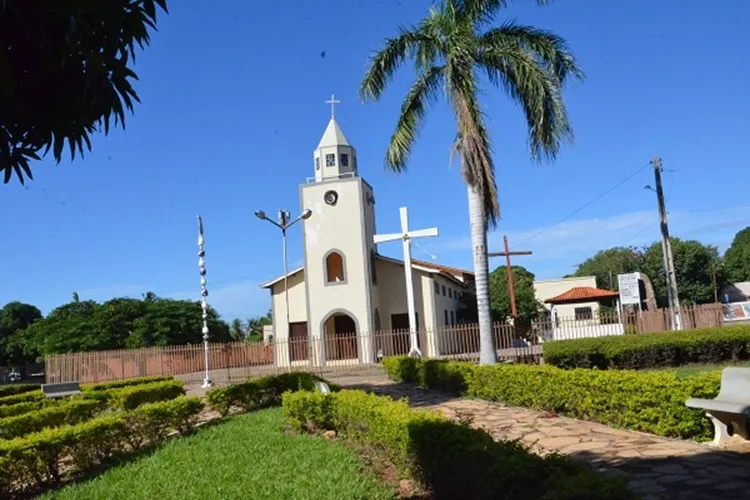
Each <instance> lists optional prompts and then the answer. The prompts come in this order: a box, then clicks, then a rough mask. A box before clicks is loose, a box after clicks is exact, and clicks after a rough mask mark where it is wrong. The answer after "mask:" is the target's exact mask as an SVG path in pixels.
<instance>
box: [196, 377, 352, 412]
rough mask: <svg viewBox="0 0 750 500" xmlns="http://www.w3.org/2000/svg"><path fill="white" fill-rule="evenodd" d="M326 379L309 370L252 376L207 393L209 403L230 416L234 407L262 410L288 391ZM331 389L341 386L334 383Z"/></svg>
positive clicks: (309, 386)
mask: <svg viewBox="0 0 750 500" xmlns="http://www.w3.org/2000/svg"><path fill="white" fill-rule="evenodd" d="M317 381H324V380H323V379H322V378H320V377H318V376H317V375H313V374H311V373H306V372H292V373H283V374H281V375H271V376H268V377H262V378H258V379H251V380H248V381H246V382H242V383H240V384H233V385H229V386H227V387H216V388H213V389H211V390H210V391H208V392H207V393H206V401H208V404H209V405H210V406H211V408H213V409H214V410H216V411H217V412H219V413H220V414H221V416H226V415H228V414H229V412H230V411H231V410H232V409H233V408H236V409H239V410H241V411H243V412H248V411H253V410H259V409H261V408H268V407H271V406H279V405H280V404H281V395H282V394H283V393H284V392H286V391H297V390H307V391H311V390H313V389H315V382H317ZM329 386H331V390H337V389H338V387H337V386H335V385H334V384H330V383H329Z"/></svg>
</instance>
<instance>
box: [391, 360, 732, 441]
mask: <svg viewBox="0 0 750 500" xmlns="http://www.w3.org/2000/svg"><path fill="white" fill-rule="evenodd" d="M383 366H384V367H385V369H386V372H387V373H388V375H389V377H391V378H392V379H393V380H396V381H402V382H413V383H417V384H419V385H420V386H422V387H424V388H427V389H435V390H440V391H446V392H452V393H460V394H464V395H466V396H470V397H474V398H479V399H485V400H488V401H496V402H499V403H503V404H506V405H510V406H521V407H526V408H532V409H535V410H546V411H552V412H556V413H560V414H563V415H566V416H569V417H573V418H579V419H583V420H592V421H596V422H600V423H603V424H606V425H611V426H614V427H620V428H626V429H631V430H635V431H643V432H650V433H652V434H657V435H660V436H666V437H679V438H683V439H695V440H699V441H703V440H709V439H711V437H712V435H713V427H712V425H711V423H710V421H709V420H708V419H707V418H705V416H704V414H703V412H701V411H700V410H695V409H692V408H687V407H686V406H685V401H686V400H687V399H688V398H690V397H700V398H713V397H715V396H716V395H717V394H718V392H719V385H720V382H721V380H720V379H721V376H720V374H719V373H712V372H710V373H705V374H701V375H696V376H693V377H689V378H687V379H682V380H681V379H679V378H678V377H677V375H676V374H674V373H659V372H638V371H629V370H587V369H573V370H563V369H560V368H556V367H552V366H535V365H495V366H477V365H474V364H471V363H466V362H458V361H437V360H426V361H425V360H417V359H414V358H407V357H393V358H387V359H385V360H383Z"/></svg>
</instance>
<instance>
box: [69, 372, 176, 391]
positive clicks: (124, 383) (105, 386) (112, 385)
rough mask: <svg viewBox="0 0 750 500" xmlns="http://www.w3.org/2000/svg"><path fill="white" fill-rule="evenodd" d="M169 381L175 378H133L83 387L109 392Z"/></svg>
mask: <svg viewBox="0 0 750 500" xmlns="http://www.w3.org/2000/svg"><path fill="white" fill-rule="evenodd" d="M167 380H174V377H172V376H171V375H169V376H159V377H141V378H132V379H128V380H113V381H112V382H101V383H99V384H85V385H83V386H81V389H82V390H84V391H109V390H111V389H120V388H122V387H131V386H134V385H144V384H153V383H154V382H165V381H167Z"/></svg>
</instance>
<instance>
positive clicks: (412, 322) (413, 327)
mask: <svg viewBox="0 0 750 500" xmlns="http://www.w3.org/2000/svg"><path fill="white" fill-rule="evenodd" d="M399 211H400V212H401V232H400V233H390V234H376V235H375V244H378V243H386V242H388V241H397V240H402V241H403V245H404V274H405V275H406V304H407V307H408V310H409V344H410V347H409V356H415V355H416V356H422V352H421V351H420V350H419V346H418V345H417V312H416V310H415V307H414V281H413V279H412V275H411V239H412V238H427V237H430V236H437V235H438V228H436V227H431V228H429V229H417V230H415V231H409V212H408V210H407V208H406V207H401V208H400V209H399Z"/></svg>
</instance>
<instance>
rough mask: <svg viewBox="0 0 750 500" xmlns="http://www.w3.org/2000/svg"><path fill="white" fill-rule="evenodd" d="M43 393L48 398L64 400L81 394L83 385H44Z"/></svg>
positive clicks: (76, 383) (71, 383)
mask: <svg viewBox="0 0 750 500" xmlns="http://www.w3.org/2000/svg"><path fill="white" fill-rule="evenodd" d="M42 392H43V393H44V395H45V396H47V397H48V398H64V397H66V396H75V395H76V394H80V393H81V384H79V383H78V382H62V383H59V384H43V385H42Z"/></svg>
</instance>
